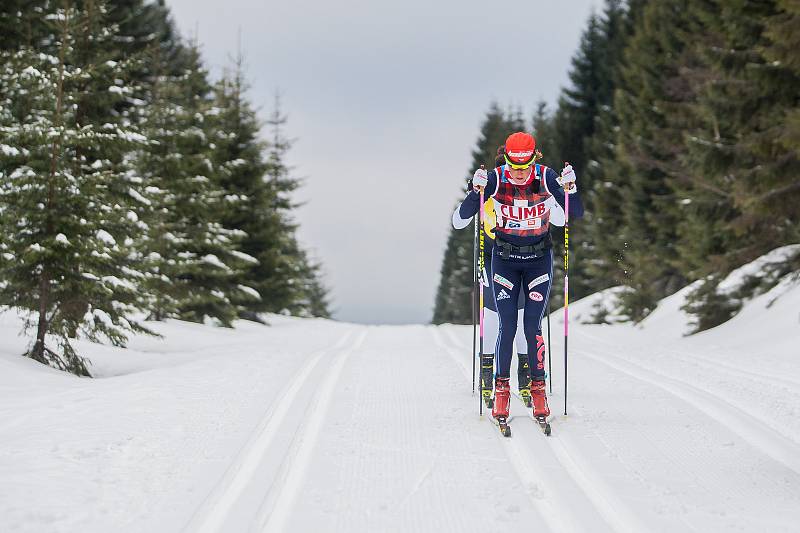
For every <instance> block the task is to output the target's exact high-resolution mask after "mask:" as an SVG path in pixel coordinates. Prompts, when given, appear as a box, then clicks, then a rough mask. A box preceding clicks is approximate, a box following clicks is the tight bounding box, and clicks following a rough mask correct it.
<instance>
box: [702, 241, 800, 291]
mask: <svg viewBox="0 0 800 533" xmlns="http://www.w3.org/2000/svg"><path fill="white" fill-rule="evenodd" d="M797 255H800V244H790V245H788V246H782V247H780V248H776V249H775V250H772V251H771V252H769V253H768V254H765V255H763V256H761V257H759V258H758V259H756V260H755V261H753V262H751V263H748V264H746V265H744V266H742V267H740V268H737V269H736V270H734V271H733V272H731V273H730V274H728V276H727V277H726V278H725V279H724V280H722V281H721V282H720V284H719V286H718V288H717V289H718V291H719V292H720V293H723V294H725V293H731V292H734V291H736V290H737V289H738V288H739V286H740V285H742V284H743V283H744V282H745V281H746V280H747V278H748V277H752V276H756V275H762V276H763V275H764V273H765V271H767V272H768V271H769V268H770V267H772V266H773V265H775V264H778V263H784V262H786V261H787V260H789V259H790V258H792V257H796V256H797Z"/></svg>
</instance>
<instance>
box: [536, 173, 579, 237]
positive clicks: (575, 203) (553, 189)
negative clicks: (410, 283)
mask: <svg viewBox="0 0 800 533" xmlns="http://www.w3.org/2000/svg"><path fill="white" fill-rule="evenodd" d="M557 178H558V174H556V171H555V170H553V169H552V168H550V167H547V171H546V172H545V180H544V185H545V187H546V188H547V192H549V193H550V194H551V195H552V196H553V198H555V199H556V202H558V205H559V206H561V210H562V211H563V210H564V205H565V203H566V202H565V199H564V197H565V194H564V189H563V188H562V187H561V185H559V184H558V181H556V179H557ZM569 216H570V218H581V217H582V216H583V201H581V193H580V192H578V190H577V188H576V189H575V192H573V193H571V194H570V195H569ZM556 225H559V224H556Z"/></svg>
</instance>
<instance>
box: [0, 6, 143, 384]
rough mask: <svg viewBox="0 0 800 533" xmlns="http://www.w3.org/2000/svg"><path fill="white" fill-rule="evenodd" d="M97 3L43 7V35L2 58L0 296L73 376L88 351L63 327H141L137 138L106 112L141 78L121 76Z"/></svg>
mask: <svg viewBox="0 0 800 533" xmlns="http://www.w3.org/2000/svg"><path fill="white" fill-rule="evenodd" d="M105 13H106V11H105V6H104V5H103V4H102V3H101V2H97V3H92V4H91V5H89V6H87V7H86V8H85V9H84V10H81V11H78V10H75V9H53V10H52V11H51V12H49V13H43V16H44V17H45V20H51V21H54V22H55V30H54V31H53V35H54V39H53V40H52V41H51V42H50V43H49V45H48V46H47V47H42V46H40V47H39V48H38V49H33V48H29V47H26V46H23V47H20V48H19V50H18V51H15V52H3V53H2V59H0V61H1V62H2V67H0V68H2V77H0V84H2V87H0V94H2V95H3V105H2V107H3V111H2V114H1V115H0V116H1V117H2V118H1V119H0V120H2V132H3V139H4V144H3V148H2V151H3V158H2V160H0V161H1V162H0V178H1V179H0V227H2V233H3V234H4V235H5V236H6V239H5V242H4V244H3V250H2V252H3V259H4V260H3V261H2V262H1V263H0V279H3V280H5V281H6V284H5V285H4V286H3V287H2V289H0V292H1V293H2V294H0V300H2V301H3V302H5V303H8V304H10V305H11V306H13V307H16V308H18V309H20V310H22V311H26V312H28V313H29V318H28V320H27V321H26V329H27V328H28V327H31V326H33V325H34V324H35V325H36V337H35V341H34V342H33V344H32V346H31V348H30V349H29V350H28V352H27V354H26V355H28V356H29V357H31V358H33V359H36V360H37V361H40V362H42V363H44V364H49V365H51V366H54V367H56V368H60V369H63V370H67V371H69V372H72V373H75V374H79V375H89V371H88V368H87V361H86V360H85V359H84V358H82V357H81V356H80V355H78V354H77V353H76V352H75V350H74V348H73V347H72V345H71V344H70V338H75V337H79V336H81V335H82V336H85V337H87V338H89V339H91V340H100V339H102V338H105V339H108V340H109V341H110V342H111V343H112V344H114V345H124V343H125V341H126V339H127V335H128V334H129V333H132V332H147V330H146V328H144V327H143V326H142V325H141V324H139V323H138V322H137V321H136V320H134V319H133V318H132V317H133V316H134V314H135V313H136V312H137V311H138V310H139V308H140V296H139V293H138V291H137V283H138V281H139V279H140V278H141V275H142V274H141V272H139V271H138V270H137V268H136V264H135V262H134V260H133V258H134V254H133V251H132V249H131V246H132V244H133V242H134V240H135V238H136V236H137V234H138V233H139V232H140V230H141V226H140V225H139V224H138V220H137V219H136V216H135V214H133V212H132V210H131V207H130V206H131V205H132V204H135V203H136V201H137V200H136V199H137V198H138V197H140V194H139V192H138V189H139V186H140V183H139V180H138V179H137V178H136V176H135V174H134V173H132V171H131V170H132V169H131V166H130V161H129V158H128V157H127V154H129V153H130V151H131V150H132V149H133V148H135V147H136V146H137V145H139V144H141V143H142V142H144V140H145V139H144V137H143V136H142V135H141V134H140V133H139V132H138V131H137V130H136V128H135V126H134V125H133V124H132V123H131V121H130V120H129V118H128V117H127V116H126V115H125V114H120V113H115V112H113V110H114V108H115V106H117V105H118V104H120V103H121V102H123V101H126V100H129V99H131V98H134V97H135V95H136V91H137V88H136V86H135V85H128V84H127V83H126V80H128V78H129V76H128V74H129V72H130V71H131V70H132V68H133V67H132V64H131V63H130V62H128V61H125V60H124V58H119V57H114V56H109V52H108V50H110V49H111V47H110V46H109V43H111V42H113V41H114V39H115V38H116V37H117V36H118V33H117V29H116V27H115V26H113V25H111V26H109V25H107V24H106V22H105ZM102 110H105V113H102ZM49 339H55V341H56V343H57V344H58V348H57V349H54V347H53V346H52V345H51V344H50V343H49Z"/></svg>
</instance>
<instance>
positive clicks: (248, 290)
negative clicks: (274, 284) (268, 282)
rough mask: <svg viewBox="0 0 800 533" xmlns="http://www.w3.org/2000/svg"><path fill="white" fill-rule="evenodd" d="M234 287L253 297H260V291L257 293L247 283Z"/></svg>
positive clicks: (258, 298) (257, 298)
mask: <svg viewBox="0 0 800 533" xmlns="http://www.w3.org/2000/svg"><path fill="white" fill-rule="evenodd" d="M236 288H237V289H239V290H240V291H242V292H243V293H245V294H247V295H248V296H251V297H253V298H255V299H256V300H260V299H261V293H259V292H258V291H257V290H255V289H254V288H253V287H248V286H247V285H237V286H236Z"/></svg>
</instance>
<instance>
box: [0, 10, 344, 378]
mask: <svg viewBox="0 0 800 533" xmlns="http://www.w3.org/2000/svg"><path fill="white" fill-rule="evenodd" d="M286 121H287V119H286V116H285V115H284V114H283V112H282V110H281V108H280V104H279V102H278V101H276V103H275V107H274V109H273V111H272V114H271V115H270V116H269V119H268V120H266V121H263V123H262V121H260V120H259V119H258V117H257V114H256V109H255V107H254V105H253V104H252V103H251V102H250V101H249V100H248V96H247V80H246V73H245V72H244V69H243V61H242V59H241V54H240V57H238V58H237V59H235V60H233V61H232V62H231V64H230V65H229V68H227V69H226V72H225V74H224V75H222V76H221V77H220V79H212V78H211V76H210V75H209V72H208V70H207V69H206V68H205V66H204V64H203V59H202V57H201V54H200V51H199V49H198V46H197V44H196V43H192V42H187V41H186V40H184V39H182V38H181V37H180V36H179V35H178V34H177V32H176V29H175V25H174V23H173V22H172V21H171V19H170V14H169V11H168V8H167V7H166V6H165V4H164V1H163V0H160V1H155V2H153V1H145V0H113V1H111V0H109V1H104V0H4V2H3V3H2V8H0V305H2V306H6V307H7V308H14V309H17V310H18V311H21V312H22V313H23V314H24V316H26V317H27V320H26V325H25V328H26V332H27V334H28V336H29V337H30V338H31V339H32V340H31V343H30V348H29V350H28V352H27V354H26V355H27V356H29V357H31V358H33V359H35V360H37V361H40V362H42V363H44V364H47V365H50V366H52V367H55V368H58V369H61V370H65V371H68V372H72V373H74V374H77V375H83V376H89V375H91V373H90V369H89V367H90V365H89V363H90V362H89V361H88V360H86V359H85V358H84V357H82V356H81V355H80V354H79V353H77V351H76V349H75V347H74V345H75V343H74V342H73V341H74V340H75V339H79V338H85V339H90V340H94V341H103V342H110V343H111V344H113V345H116V346H124V345H125V343H126V341H127V340H128V338H129V337H130V335H131V334H134V333H152V332H151V331H150V329H148V327H147V321H151V320H165V319H168V318H177V319H182V320H189V321H194V322H198V323H208V324H215V325H218V326H222V327H231V326H232V323H233V321H234V320H235V319H237V318H243V319H251V320H259V321H262V320H264V318H263V317H264V314H265V313H284V314H291V315H297V316H322V317H327V316H329V314H330V312H329V309H328V306H329V304H328V302H327V299H326V298H327V296H326V290H325V288H324V287H323V285H322V282H321V272H320V268H321V267H320V265H319V264H317V263H316V262H315V261H313V260H312V259H311V258H310V257H309V255H308V254H307V253H306V251H305V250H303V249H302V247H301V246H300V245H299V243H298V241H297V238H296V225H295V223H294V222H293V220H292V216H291V213H292V212H293V209H294V208H295V207H296V205H295V203H294V201H293V200H292V192H293V191H294V190H295V189H297V188H298V187H299V186H300V185H301V182H300V180H299V179H298V178H297V177H295V176H294V175H293V173H292V169H291V168H290V167H289V166H287V164H286V154H287V152H288V151H289V150H290V148H291V142H290V141H289V140H288V139H287V137H286V134H285V128H286Z"/></svg>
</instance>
